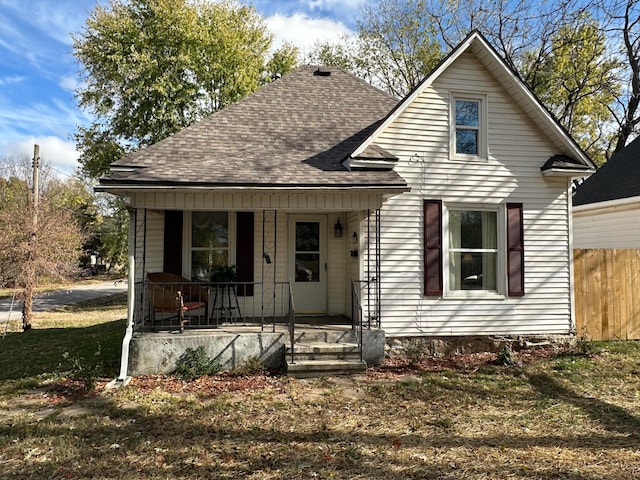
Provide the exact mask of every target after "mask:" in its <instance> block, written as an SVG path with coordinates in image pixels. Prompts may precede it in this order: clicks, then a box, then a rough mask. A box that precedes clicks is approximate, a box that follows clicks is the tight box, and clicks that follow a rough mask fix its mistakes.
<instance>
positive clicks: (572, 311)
mask: <svg viewBox="0 0 640 480" xmlns="http://www.w3.org/2000/svg"><path fill="white" fill-rule="evenodd" d="M567 184H568V187H567V221H568V227H569V232H568V233H569V252H568V253H569V258H568V260H569V296H570V298H569V316H570V318H569V335H577V334H578V332H577V331H576V330H577V324H576V305H575V280H576V279H575V275H574V267H573V195H572V194H571V193H572V192H571V179H569V180H568V181H567Z"/></svg>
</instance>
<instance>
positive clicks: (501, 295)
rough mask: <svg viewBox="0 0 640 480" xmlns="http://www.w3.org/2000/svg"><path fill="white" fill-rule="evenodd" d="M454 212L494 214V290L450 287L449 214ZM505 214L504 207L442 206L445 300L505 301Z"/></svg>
mask: <svg viewBox="0 0 640 480" xmlns="http://www.w3.org/2000/svg"><path fill="white" fill-rule="evenodd" d="M452 210H453V211H455V210H467V211H478V212H494V213H495V214H496V242H497V254H496V290H495V291H494V290H453V289H452V288H451V285H450V278H451V272H450V265H451V264H450V246H449V241H450V240H449V236H450V232H449V212H450V211H452ZM505 222H506V213H505V206H504V205H503V204H500V205H495V204H494V205H479V204H471V205H470V204H462V203H448V204H446V203H444V202H443V205H442V230H443V231H442V253H443V258H442V276H443V282H442V286H443V296H444V297H447V298H461V299H465V298H485V299H505V298H506V291H507V290H506V289H507V279H506V275H507V273H506V270H507V265H506V261H505V249H506V247H507V241H506V223H505Z"/></svg>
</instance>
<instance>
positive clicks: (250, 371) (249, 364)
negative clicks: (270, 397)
mask: <svg viewBox="0 0 640 480" xmlns="http://www.w3.org/2000/svg"><path fill="white" fill-rule="evenodd" d="M265 371H266V367H265V366H264V365H263V364H262V363H261V362H260V360H258V358H257V357H249V358H247V359H246V360H245V361H243V362H242V363H241V364H240V365H238V366H237V367H236V368H235V369H234V373H236V374H238V375H260V374H262V373H264V372H265Z"/></svg>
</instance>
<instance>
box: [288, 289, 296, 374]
mask: <svg viewBox="0 0 640 480" xmlns="http://www.w3.org/2000/svg"><path fill="white" fill-rule="evenodd" d="M288 283H289V343H290V344H291V363H292V364H293V363H296V362H295V352H294V348H293V347H294V344H295V341H296V306H295V303H294V301H293V284H292V283H291V281H289V282H288Z"/></svg>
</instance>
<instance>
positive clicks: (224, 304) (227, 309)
mask: <svg viewBox="0 0 640 480" xmlns="http://www.w3.org/2000/svg"><path fill="white" fill-rule="evenodd" d="M134 292H135V298H136V311H135V315H134V329H135V330H137V331H152V330H174V329H176V328H179V329H180V331H183V329H185V328H186V329H195V328H216V327H219V326H221V325H223V324H245V325H254V326H255V325H260V326H261V328H262V329H263V330H264V328H265V327H267V326H271V327H272V330H273V331H275V326H276V324H283V325H285V326H286V325H287V324H288V323H290V318H291V311H290V310H291V306H292V298H291V296H292V295H291V289H290V285H289V282H288V281H287V282H275V283H268V284H263V283H261V282H188V281H187V282H155V281H149V280H145V281H141V282H136V284H135V286H134Z"/></svg>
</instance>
